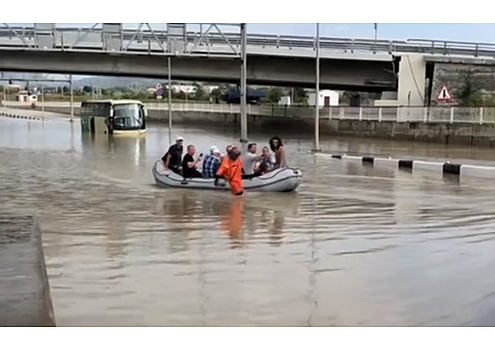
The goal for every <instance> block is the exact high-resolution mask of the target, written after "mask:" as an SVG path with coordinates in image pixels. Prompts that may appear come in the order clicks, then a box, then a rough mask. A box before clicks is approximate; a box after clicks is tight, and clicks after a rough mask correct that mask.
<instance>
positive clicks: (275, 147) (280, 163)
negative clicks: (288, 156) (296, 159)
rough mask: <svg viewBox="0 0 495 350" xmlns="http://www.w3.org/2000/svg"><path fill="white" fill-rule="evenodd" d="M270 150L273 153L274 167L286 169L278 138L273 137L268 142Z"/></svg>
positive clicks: (282, 145)
mask: <svg viewBox="0 0 495 350" xmlns="http://www.w3.org/2000/svg"><path fill="white" fill-rule="evenodd" d="M269 144H270V148H271V150H272V151H273V152H274V153H275V167H277V168H287V167H288V165H287V161H286V160H285V149H284V144H283V142H282V139H281V138H280V137H278V136H274V137H272V138H271V139H270V141H269Z"/></svg>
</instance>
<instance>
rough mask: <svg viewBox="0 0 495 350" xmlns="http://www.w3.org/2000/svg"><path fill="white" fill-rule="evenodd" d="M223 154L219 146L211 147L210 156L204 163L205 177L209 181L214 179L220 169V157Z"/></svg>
mask: <svg viewBox="0 0 495 350" xmlns="http://www.w3.org/2000/svg"><path fill="white" fill-rule="evenodd" d="M221 156H222V154H221V153H220V150H219V149H218V147H217V146H211V147H210V154H208V155H207V156H206V158H205V161H204V163H203V171H202V172H203V177H204V178H207V179H214V178H215V176H216V174H217V171H218V168H219V167H220V157H221Z"/></svg>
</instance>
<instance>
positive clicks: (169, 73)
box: [167, 56, 172, 144]
mask: <svg viewBox="0 0 495 350" xmlns="http://www.w3.org/2000/svg"><path fill="white" fill-rule="evenodd" d="M167 64H168V142H169V143H170V144H172V62H171V58H170V56H169V57H168V59H167Z"/></svg>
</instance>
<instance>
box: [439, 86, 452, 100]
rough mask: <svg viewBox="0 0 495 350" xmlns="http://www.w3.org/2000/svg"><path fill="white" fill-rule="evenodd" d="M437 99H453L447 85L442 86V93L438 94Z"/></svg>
mask: <svg viewBox="0 0 495 350" xmlns="http://www.w3.org/2000/svg"><path fill="white" fill-rule="evenodd" d="M437 101H438V102H449V101H452V95H451V94H450V91H449V88H448V87H447V85H445V84H444V85H443V86H442V90H440V93H439V94H438V96H437Z"/></svg>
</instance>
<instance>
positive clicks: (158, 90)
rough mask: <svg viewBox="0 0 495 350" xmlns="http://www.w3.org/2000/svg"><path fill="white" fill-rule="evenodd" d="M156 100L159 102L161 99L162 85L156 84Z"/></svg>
mask: <svg viewBox="0 0 495 350" xmlns="http://www.w3.org/2000/svg"><path fill="white" fill-rule="evenodd" d="M155 93H156V99H157V100H161V99H162V98H163V87H162V84H160V83H158V84H156V87H155Z"/></svg>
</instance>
